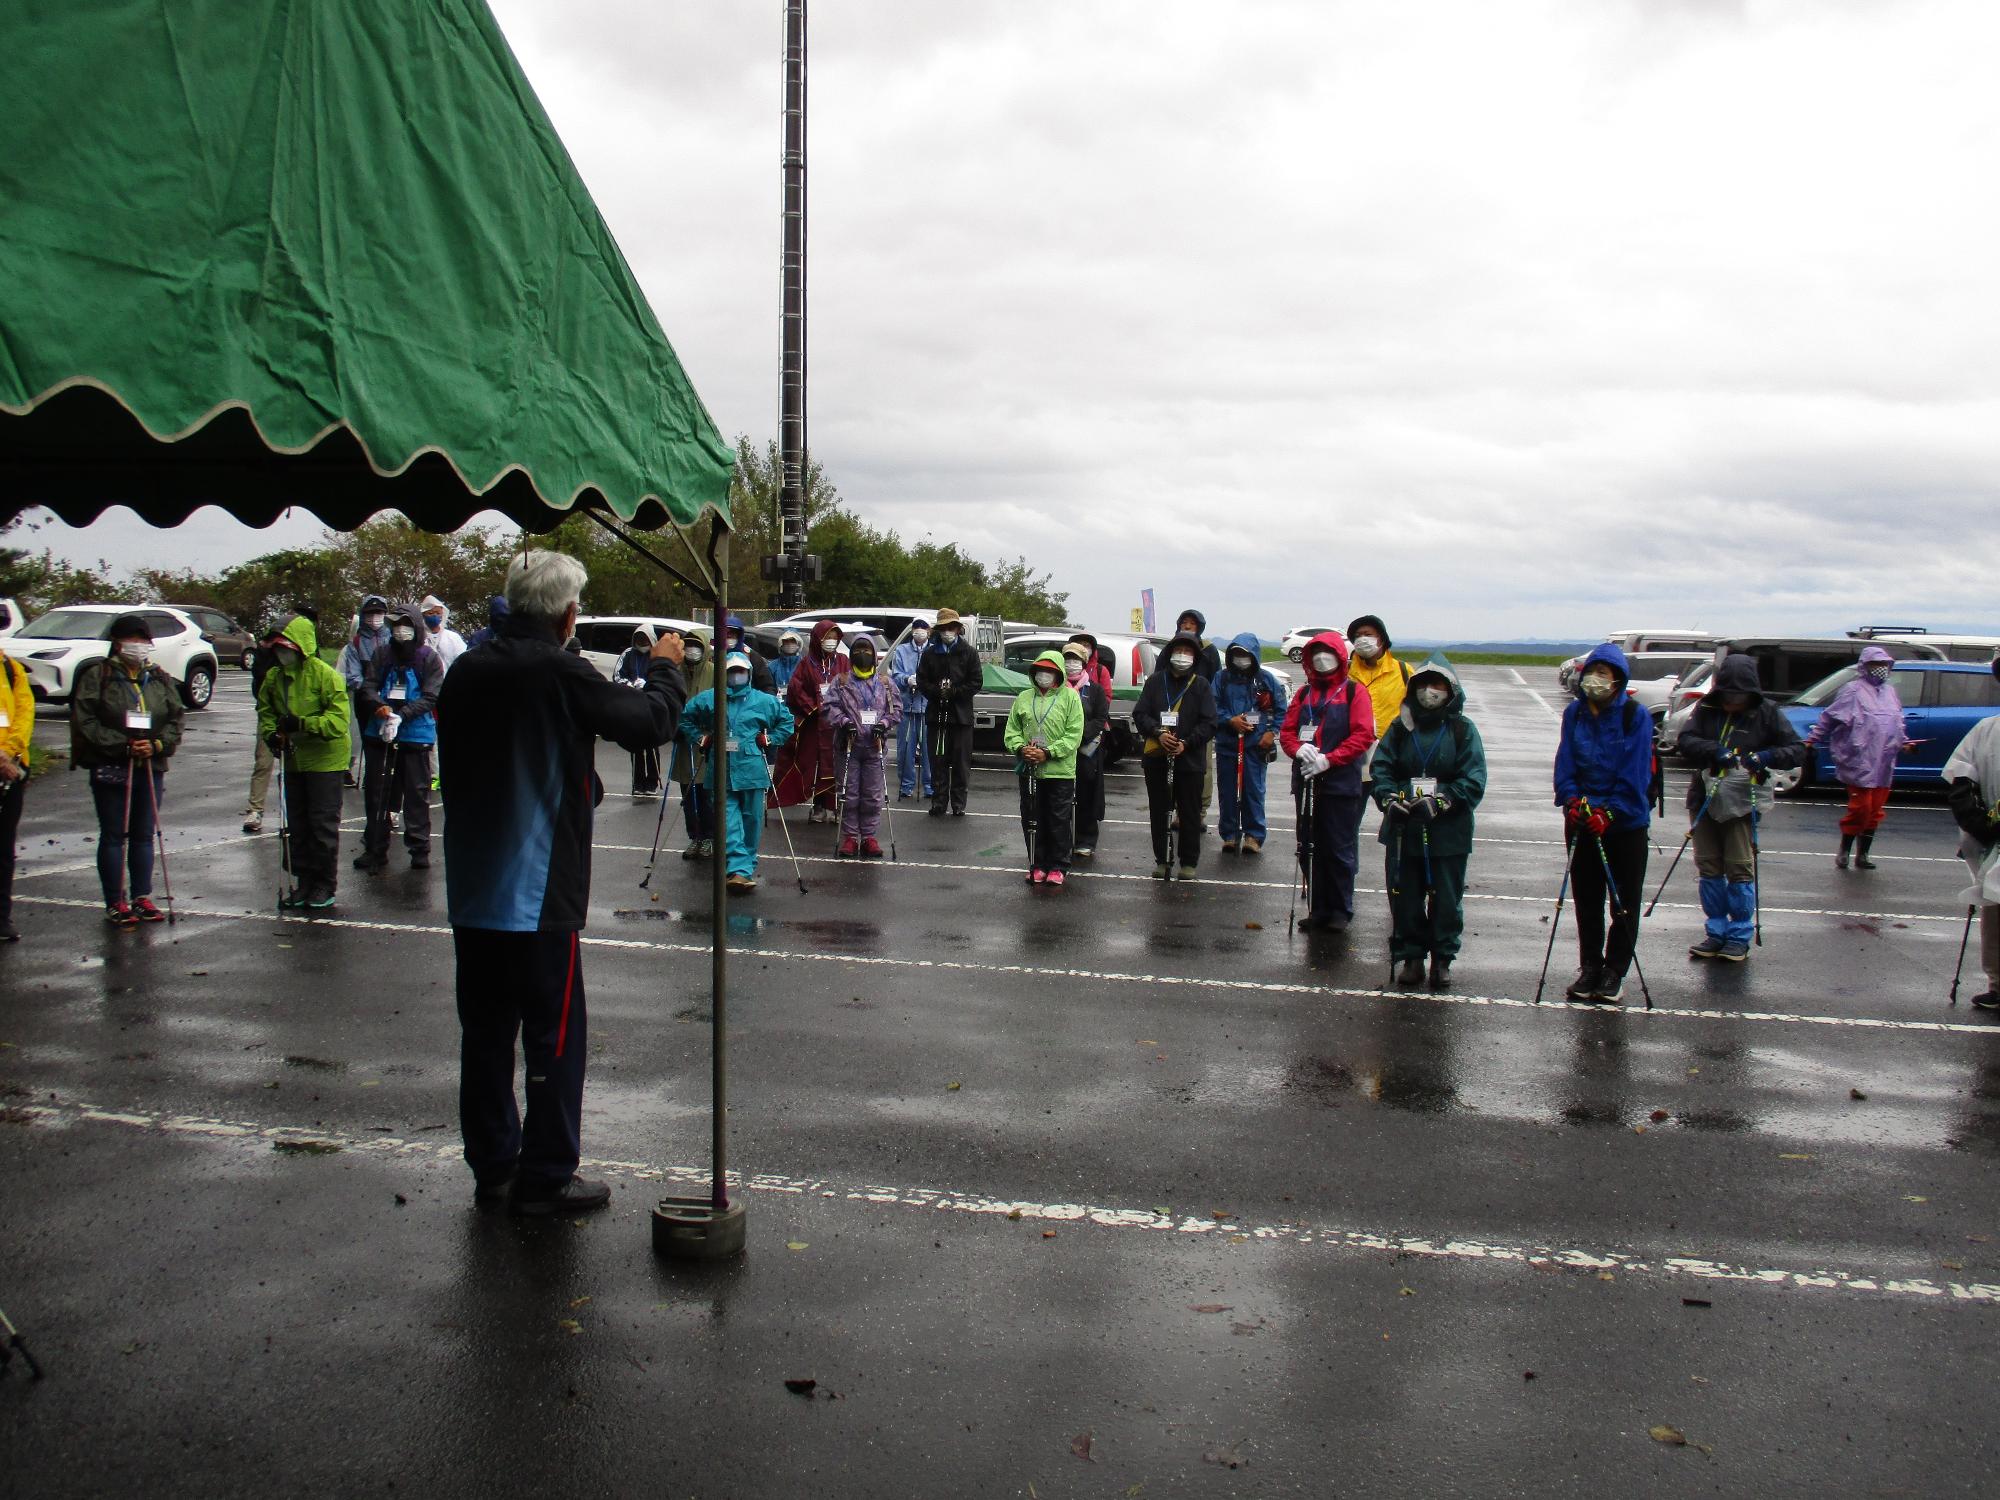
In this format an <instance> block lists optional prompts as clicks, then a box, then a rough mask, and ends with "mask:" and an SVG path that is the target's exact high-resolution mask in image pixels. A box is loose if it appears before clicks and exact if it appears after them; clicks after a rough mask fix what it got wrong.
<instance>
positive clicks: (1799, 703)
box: [1788, 663, 1924, 708]
mask: <svg viewBox="0 0 2000 1500" xmlns="http://www.w3.org/2000/svg"><path fill="white" fill-rule="evenodd" d="M1860 672H1861V667H1860V664H1859V663H1856V664H1855V665H1854V666H1851V667H1842V668H1841V669H1840V670H1839V671H1838V672H1835V673H1832V674H1831V675H1830V676H1826V677H1822V678H1820V680H1819V681H1818V682H1815V683H1814V684H1813V685H1812V686H1811V687H1809V688H1807V689H1806V690H1805V691H1804V692H1803V693H1800V694H1799V695H1798V697H1796V698H1794V699H1793V700H1792V701H1791V703H1790V704H1789V705H1788V706H1789V707H1791V708H1824V707H1825V706H1826V705H1827V704H1829V703H1831V702H1833V699H1834V695H1835V694H1836V693H1838V692H1839V691H1840V690H1841V689H1842V688H1844V687H1846V686H1847V685H1848V683H1850V682H1852V681H1854V679H1855V678H1856V677H1857V676H1859V675H1860ZM1889 681H1890V682H1891V683H1893V684H1894V685H1895V689H1896V696H1897V697H1898V698H1899V699H1901V700H1902V703H1903V707H1905V708H1915V707H1916V706H1917V705H1918V704H1919V703H1920V702H1922V701H1923V696H1924V674H1923V673H1922V672H1917V671H1908V670H1899V671H1895V672H1891V673H1890V674H1889Z"/></svg>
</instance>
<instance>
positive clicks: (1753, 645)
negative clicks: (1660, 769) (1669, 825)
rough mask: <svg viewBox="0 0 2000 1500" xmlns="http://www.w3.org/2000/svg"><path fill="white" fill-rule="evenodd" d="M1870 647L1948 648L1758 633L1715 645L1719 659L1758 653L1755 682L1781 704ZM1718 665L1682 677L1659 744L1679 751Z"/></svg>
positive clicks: (1930, 657) (1910, 657)
mask: <svg viewBox="0 0 2000 1500" xmlns="http://www.w3.org/2000/svg"><path fill="white" fill-rule="evenodd" d="M1869 646H1880V647H1881V648H1882V649H1883V650H1884V651H1887V652H1888V653H1889V654H1890V655H1891V656H1893V657H1895V658H1896V659H1897V660H1898V661H1942V660H1944V652H1942V651H1940V650H1939V649H1938V648H1937V647H1935V646H1926V645H1919V644H1917V643H1915V642H1911V641H1860V640H1855V639H1854V638H1853V637H1851V636H1810V635H1793V636H1782V635H1757V636H1739V637H1737V638H1735V639H1733V640H1727V641H1723V642H1721V643H1719V644H1718V645H1717V646H1716V648H1715V649H1716V658H1717V660H1720V659H1721V658H1722V657H1723V656H1725V655H1732V656H1733V655H1737V654H1742V655H1745V656H1751V657H1755V658H1756V661H1757V681H1758V684H1759V685H1760V686H1761V687H1762V688H1763V689H1764V693H1765V696H1766V697H1768V698H1770V699H1771V700H1772V701H1773V702H1775V703H1778V704H1780V705H1783V704H1788V703H1790V702H1791V701H1792V699H1794V698H1796V697H1798V695H1799V694H1800V693H1803V692H1804V691H1805V690H1806V689H1807V688H1809V687H1812V686H1813V685H1814V684H1815V683H1818V682H1821V681H1824V680H1825V679H1826V678H1827V677H1828V676H1829V675H1830V674H1832V673H1834V672H1838V671H1839V670H1840V669H1841V668H1842V667H1851V666H1853V665H1854V664H1855V663H1856V662H1858V661H1859V660H1860V659H1861V653H1862V652H1863V651H1864V650H1866V649H1867V648H1868V647H1869ZM1714 675H1715V672H1714V668H1713V667H1712V666H1711V667H1696V668H1695V669H1694V670H1693V671H1692V672H1689V673H1688V674H1687V675H1686V676H1685V677H1683V678H1682V679H1681V680H1680V685H1679V686H1678V687H1676V688H1675V689H1674V694H1673V697H1672V699H1671V700H1670V701H1669V702H1668V704H1667V712H1666V716H1665V717H1664V718H1663V719H1662V720H1661V721H1660V734H1659V744H1660V749H1661V750H1663V751H1666V752H1667V753H1669V754H1673V753H1676V751H1675V746H1676V745H1678V744H1679V742H1680V736H1681V731H1682V730H1683V729H1685V728H1687V724H1688V719H1689V717H1690V716H1691V715H1692V714H1693V713H1694V706H1695V704H1697V703H1699V702H1700V701H1701V699H1702V696H1703V695H1704V694H1706V693H1707V692H1708V684H1709V679H1710V678H1712V677H1713V676H1714Z"/></svg>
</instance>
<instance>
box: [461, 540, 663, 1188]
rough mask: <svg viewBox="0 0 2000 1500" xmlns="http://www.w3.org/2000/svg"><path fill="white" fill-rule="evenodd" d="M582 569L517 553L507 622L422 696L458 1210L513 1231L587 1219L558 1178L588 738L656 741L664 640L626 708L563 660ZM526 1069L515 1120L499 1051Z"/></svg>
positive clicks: (566, 1135)
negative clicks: (460, 1161) (453, 1073)
mask: <svg viewBox="0 0 2000 1500" xmlns="http://www.w3.org/2000/svg"><path fill="white" fill-rule="evenodd" d="M585 581H586V574H585V573H584V569H583V565H582V564H581V563H579V562H577V561H576V559H575V558H573V557H566V556H564V555H563V554H562V553H560V552H531V553H528V554H526V555H524V556H522V557H517V558H515V559H514V561H513V562H512V563H511V564H510V565H509V566H508V569H507V583H506V598H507V609H508V613H507V619H506V621H505V622H504V623H503V624H502V625H501V626H500V629H499V633H498V634H497V635H496V636H495V637H494V639H493V640H492V642H491V643H490V644H488V645H486V646H483V647H481V648H480V649H479V650H478V651H475V652H471V653H469V654H467V655H466V657H465V658H464V662H465V665H464V666H463V667H460V668H455V669H454V670H453V671H452V672H451V673H450V674H449V675H447V676H446V678H445V681H444V686H443V688H442V689H441V690H440V692H439V694H438V751H439V767H440V770H441V773H442V779H443V782H444V807H445V825H444V855H445V893H446V902H447V905H448V908H449V911H450V916H451V929H452V943H453V947H454V949H455V950H456V953H457V959H458V1019H459V1026H460V1029H461V1034H462V1040H461V1046H460V1053H459V1094H458V1108H459V1126H460V1130H461V1132H462V1133H463V1135H464V1138H465V1160H466V1163H467V1165H469V1166H470V1167H471V1168H472V1174H473V1181H474V1188H473V1197H474V1199H475V1201H479V1202H493V1201H496V1200H498V1199H499V1198H500V1197H501V1196H502V1195H508V1196H510V1198H511V1203H512V1207H513V1209H514V1211H515V1212H516V1213H520V1214H555V1213H579V1212H582V1211H584V1210H587V1209H593V1208H602V1207H603V1206H604V1205H605V1204H606V1203H607V1202H609V1201H610V1198H611V1190H610V1188H609V1187H607V1186H606V1185H605V1184H604V1183H602V1182H593V1181H590V1180H588V1179H586V1178H583V1177H579V1176H577V1175H576V1166H577V1161H578V1159H579V1154H580V1151H581V1136H580V1131H581V1123H582V1114H583V1067H584V1046H585V1023H584V1001H583V960H582V954H581V951H580V949H579V947H578V937H579V934H580V933H581V931H582V929H583V924H584V917H585V911H586V908H587V907H588V905H589V901H590V832H591V820H592V813H593V809H594V808H595V807H596V805H597V803H598V801H599V800H600V799H601V798H602V797H603V795H604V788H603V785H602V784H601V783H600V782H599V781H598V779H597V774H596V771H595V770H594V769H593V763H594V760H595V752H596V742H597V740H598V739H599V738H603V739H608V740H612V741H615V742H616V743H617V744H618V745H619V746H620V747H622V748H623V749H625V750H627V751H629V752H633V753H637V752H639V751H642V750H647V749H656V748H657V747H659V746H660V745H662V744H664V743H666V741H668V740H670V739H671V738H673V735H674V731H675V729H676V727H677V726H678V723H679V719H680V711H681V705H682V703H683V702H684V701H685V700H686V698H687V687H686V684H685V683H684V682H683V681H682V679H681V673H680V661H681V638H680V636H679V635H677V634H675V633H674V632H672V631H665V632H663V633H662V634H661V636H660V638H659V640H658V641H657V642H655V643H654V645H653V648H652V651H651V653H650V656H649V661H648V665H647V668H646V680H645V683H644V685H643V686H642V687H641V689H640V690H639V691H638V692H634V691H632V689H631V688H630V687H629V686H619V685H617V684H615V683H611V682H607V681H605V679H604V678H603V677H601V676H600V675H598V672H597V670H596V668H594V667H592V666H591V665H590V663H589V662H587V661H585V660H583V658H582V657H580V656H573V655H571V654H570V653H568V652H566V651H565V650H563V643H564V642H565V641H567V640H568V639H569V638H570V637H571V636H572V635H573V634H575V631H576V614H577V604H578V600H579V599H580V598H581V596H582V593H583V585H584V583H585ZM517 1038H518V1042H519V1046H520V1049H521V1051H522V1053H523V1054H524V1055H525V1057H526V1060H527V1097H528V1108H527V1115H526V1118H525V1120H524V1119H523V1118H522V1116H521V1114H520V1113H519V1111H518V1110H517V1109H516V1107H515V1104H514V1052H515V1046H516V1041H517Z"/></svg>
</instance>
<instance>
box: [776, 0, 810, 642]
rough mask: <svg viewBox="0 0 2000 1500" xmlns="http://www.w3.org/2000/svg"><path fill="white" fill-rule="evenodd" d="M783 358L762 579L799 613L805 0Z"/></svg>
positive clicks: (802, 597)
mask: <svg viewBox="0 0 2000 1500" xmlns="http://www.w3.org/2000/svg"><path fill="white" fill-rule="evenodd" d="M784 218H785V233H784V252H783V281H784V303H785V317H784V351H783V354H782V356H781V360H780V367H779V377H778V379H779V394H778V447H779V461H780V464H781V467H782V471H783V473H782V480H781V487H780V489H779V492H778V519H779V529H780V533H781V536H782V542H781V547H782V551H781V552H780V554H779V556H778V557H775V558H772V559H769V560H768V562H767V564H766V568H765V576H766V577H768V578H773V579H774V581H776V582H777V583H778V585H779V588H778V594H777V601H776V602H777V603H779V604H780V605H782V606H784V607H786V608H789V609H795V610H797V609H804V608H805V605H806V579H807V576H808V572H809V570H810V571H812V572H814V573H816V572H817V568H816V567H815V566H814V565H815V564H817V562H818V559H817V558H813V559H810V560H809V559H808V558H807V556H806V0H785V160H784Z"/></svg>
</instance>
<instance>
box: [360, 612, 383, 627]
mask: <svg viewBox="0 0 2000 1500" xmlns="http://www.w3.org/2000/svg"><path fill="white" fill-rule="evenodd" d="M387 618H388V616H386V615H363V616H362V617H361V623H362V624H363V625H364V626H366V627H367V628H368V629H370V630H380V629H381V628H382V622H383V621H384V620H385V619H387Z"/></svg>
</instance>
